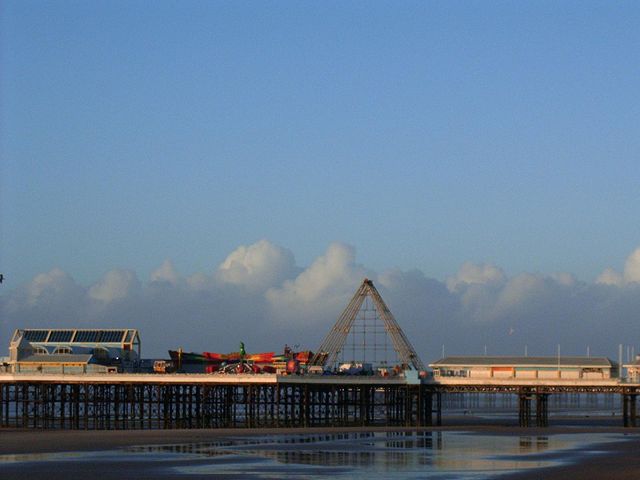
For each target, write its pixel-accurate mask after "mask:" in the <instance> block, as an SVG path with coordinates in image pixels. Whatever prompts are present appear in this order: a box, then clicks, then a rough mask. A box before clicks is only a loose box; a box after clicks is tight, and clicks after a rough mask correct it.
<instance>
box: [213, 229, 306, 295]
mask: <svg viewBox="0 0 640 480" xmlns="http://www.w3.org/2000/svg"><path fill="white" fill-rule="evenodd" d="M295 272H296V269H295V260H294V258H293V253H291V251H290V250H288V249H286V248H283V247H280V246H278V245H274V244H273V243H271V242H269V241H268V240H260V241H259V242H257V243H254V244H253V245H249V246H248V247H247V246H244V245H243V246H240V247H238V248H237V249H236V250H234V251H233V252H231V254H229V256H228V257H227V258H226V259H225V261H224V262H222V264H221V265H220V266H219V267H218V270H217V271H216V274H215V276H216V279H218V280H219V281H220V282H223V283H231V284H234V285H244V286H246V287H248V288H250V289H253V290H266V289H268V288H269V287H272V286H274V285H279V284H281V283H282V282H283V281H284V280H286V279H288V278H291V277H292V276H293V275H294V274H295Z"/></svg>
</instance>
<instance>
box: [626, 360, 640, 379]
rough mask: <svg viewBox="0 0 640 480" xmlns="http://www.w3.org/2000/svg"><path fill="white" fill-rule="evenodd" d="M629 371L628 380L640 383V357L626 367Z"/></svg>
mask: <svg viewBox="0 0 640 480" xmlns="http://www.w3.org/2000/svg"><path fill="white" fill-rule="evenodd" d="M624 368H626V369H627V380H628V381H629V382H631V383H640V355H636V358H635V360H634V361H633V362H631V363H629V364H626V365H624Z"/></svg>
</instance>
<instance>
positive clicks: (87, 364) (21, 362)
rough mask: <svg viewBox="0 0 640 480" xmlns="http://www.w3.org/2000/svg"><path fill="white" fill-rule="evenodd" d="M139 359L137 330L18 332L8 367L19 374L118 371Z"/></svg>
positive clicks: (19, 330)
mask: <svg viewBox="0 0 640 480" xmlns="http://www.w3.org/2000/svg"><path fill="white" fill-rule="evenodd" d="M139 359H140V335H139V333H138V331H137V330H136V329H131V328H129V329H17V330H16V331H15V332H14V333H13V336H12V337H11V342H10V343H9V358H8V362H7V367H8V370H10V371H12V372H16V373H18V372H35V371H37V372H43V373H87V372H93V373H96V372H116V371H122V370H129V369H131V368H133V367H134V366H135V364H136V363H137V362H138V360H139Z"/></svg>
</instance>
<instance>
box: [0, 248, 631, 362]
mask: <svg viewBox="0 0 640 480" xmlns="http://www.w3.org/2000/svg"><path fill="white" fill-rule="evenodd" d="M639 265H640V249H638V250H635V251H634V252H633V253H632V254H631V255H630V256H629V257H628V258H627V259H626V264H625V269H624V274H620V273H617V272H615V271H614V270H612V269H607V270H605V271H604V272H603V273H602V275H600V277H599V278H598V280H597V281H596V282H595V283H591V284H589V283H584V282H579V281H577V280H576V279H575V277H573V276H572V275H570V274H566V273H559V274H558V273H554V274H550V275H542V274H531V273H523V274H520V275H517V276H515V277H507V276H506V275H505V273H504V272H503V270H502V269H501V268H500V267H498V266H495V265H483V264H473V263H466V264H464V265H462V266H461V267H460V269H459V271H458V272H457V273H456V274H455V275H454V276H452V277H450V278H449V279H447V281H446V282H442V281H439V280H436V279H434V278H429V277H428V276H426V275H425V274H424V273H423V272H421V271H419V270H410V271H401V270H397V269H396V270H389V271H386V272H383V273H381V274H379V275H378V274H376V273H375V272H372V271H370V270H368V269H367V268H366V267H364V266H363V265H360V264H358V263H356V252H355V249H354V248H353V247H351V246H348V245H345V244H341V243H334V244H331V245H329V246H328V248H327V250H326V251H325V252H324V253H323V254H322V255H321V256H319V257H318V258H316V259H315V261H313V262H312V263H311V264H310V265H309V266H307V267H306V268H301V267H298V266H296V265H295V262H294V259H293V254H291V252H290V251H289V250H287V249H285V248H283V247H279V246H276V245H274V244H272V243H270V242H268V241H266V240H263V241H260V242H257V243H256V244H253V245H250V246H244V247H239V248H238V249H236V250H234V251H233V252H231V254H230V255H229V256H228V257H227V259H226V260H225V261H224V262H223V263H222V264H221V265H220V267H219V268H218V269H217V270H216V271H215V272H214V273H213V274H212V275H207V274H206V273H193V274H190V275H187V276H184V277H183V276H181V275H180V274H179V273H178V272H177V271H176V270H175V268H174V266H173V264H172V263H171V261H169V260H167V261H165V262H164V263H162V265H161V266H160V267H159V268H158V269H156V270H155V271H154V272H153V273H152V274H151V276H150V280H149V281H148V282H146V283H144V284H143V283H141V282H140V281H139V280H138V277H137V276H136V274H135V273H134V272H133V271H130V270H123V269H120V270H112V271H110V272H108V273H106V274H105V275H104V276H103V278H101V279H100V280H99V281H98V282H96V283H95V284H94V285H92V286H90V287H85V286H82V285H78V284H77V283H76V282H75V281H74V279H73V278H72V277H71V276H70V275H69V274H68V273H66V272H64V271H62V270H61V269H58V268H56V269H53V270H51V271H49V272H45V273H41V274H39V275H37V276H35V277H34V278H33V280H32V281H31V282H29V283H28V284H26V285H23V286H22V287H19V288H17V289H15V290H13V291H6V290H3V292H2V295H0V322H1V323H0V326H1V329H0V348H1V345H6V344H7V342H8V337H9V335H10V334H11V331H12V330H13V329H15V328H20V327H72V326H82V327H101V328H109V327H123V326H131V327H136V328H139V329H140V330H141V332H142V336H143V343H144V345H145V350H144V352H143V353H145V354H146V355H166V349H167V348H175V347H177V346H182V347H184V348H185V349H188V350H193V351H202V350H216V351H227V350H228V351H231V350H232V349H235V348H237V343H238V342H239V341H240V340H243V341H245V342H246V344H247V345H248V346H249V348H251V349H254V351H255V350H258V349H269V351H270V350H274V349H276V348H278V345H280V344H282V345H283V344H284V343H285V342H286V343H289V344H293V343H298V342H299V343H302V344H303V345H305V347H306V348H311V349H314V348H316V347H317V345H318V344H319V342H320V340H321V339H322V337H323V336H324V335H325V334H326V333H327V332H328V330H329V328H331V326H332V325H333V323H334V322H335V320H336V318H337V317H338V316H339V314H340V312H342V310H343V309H344V308H345V306H346V305H347V302H348V301H349V299H350V298H351V296H352V295H353V293H354V291H355V289H356V288H357V287H358V285H359V284H360V282H361V281H362V279H363V278H364V277H368V278H371V279H372V280H374V283H375V284H376V285H377V287H378V289H379V290H380V292H381V294H382V295H383V298H384V299H385V301H386V302H387V304H388V305H389V307H390V308H391V310H392V311H393V313H394V315H395V317H396V318H397V320H398V321H399V323H400V325H401V326H402V327H403V328H404V329H405V331H406V332H407V334H408V335H409V336H410V339H411V341H412V343H413V344H414V346H415V347H416V349H417V351H418V352H419V353H420V355H421V356H422V357H423V360H425V361H429V360H434V359H435V358H437V357H438V356H439V354H440V351H441V346H442V344H443V343H446V344H447V352H449V353H460V354H465V353H467V354H473V353H481V352H482V350H483V346H484V345H485V344H486V345H488V350H489V351H490V352H494V353H504V354H509V353H518V352H522V348H523V346H524V344H528V346H529V352H530V353H531V354H534V353H537V354H553V351H554V349H555V348H556V344H557V343H561V344H562V345H563V351H566V352H567V353H569V352H573V353H575V354H580V353H583V352H584V351H585V346H586V345H590V346H591V351H592V352H599V353H600V354H603V355H606V354H610V355H612V356H615V351H616V349H617V344H618V343H625V342H627V343H638V342H640V323H639V322H637V312H638V311H640V276H639V275H640V273H639V271H638V268H639ZM511 331H513V332H515V333H513V334H512V335H509V332H511ZM545 348H546V350H545Z"/></svg>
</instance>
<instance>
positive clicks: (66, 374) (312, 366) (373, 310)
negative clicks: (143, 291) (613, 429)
mask: <svg viewBox="0 0 640 480" xmlns="http://www.w3.org/2000/svg"><path fill="white" fill-rule="evenodd" d="M355 331H357V332H361V333H362V335H363V338H362V339H361V340H360V339H359V340H358V341H355V339H354V338H353V337H349V335H350V334H352V335H354V333H353V332H355ZM367 332H369V334H370V335H369V337H368V338H367V337H366V335H367ZM381 337H383V339H384V341H385V342H386V340H387V339H390V340H391V344H392V348H393V351H395V353H396V354H397V360H398V362H397V363H396V365H395V366H393V367H390V364H389V363H388V362H387V361H386V359H385V360H384V361H382V362H381V364H382V365H383V366H382V367H378V368H377V369H375V370H374V369H373V368H372V367H371V364H370V363H366V361H365V359H371V358H372V357H373V358H375V357H376V353H380V352H385V353H386V352H388V351H389V350H391V348H387V344H386V343H384V344H383V343H380V342H381ZM348 338H351V340H352V341H351V342H350V343H348V342H347V339H348ZM349 345H351V348H352V349H353V350H354V351H355V350H356V346H358V349H361V350H362V352H361V353H362V355H363V357H362V359H361V360H360V363H356V362H355V361H354V360H352V362H351V363H346V364H344V363H343V364H342V367H340V368H337V367H336V365H340V362H341V361H342V362H343V361H344V360H339V359H341V358H343V357H344V353H345V350H348V349H349ZM140 346H141V342H140V335H139V332H138V331H137V330H136V329H112V330H92V329H91V330H89V329H67V330H61V329H18V330H16V332H15V333H14V336H13V337H12V341H11V344H10V354H11V355H10V357H8V361H7V362H5V363H4V364H3V368H4V372H0V427H18V428H35V429H52V428H57V429H174V428H267V427H269V428H278V427H347V426H365V427H366V426H408V427H411V426H415V427H426V426H433V425H436V426H437V425H442V422H443V397H445V396H446V398H455V397H456V396H458V397H460V398H464V395H468V394H481V395H485V396H493V395H495V396H497V395H502V396H508V397H511V398H513V399H515V400H516V401H515V402H514V403H515V404H516V405H517V414H518V425H520V426H521V427H529V426H538V427H545V426H547V425H549V410H550V408H549V403H550V398H553V397H554V395H567V394H570V395H593V396H595V395H599V394H608V395H614V396H618V397H619V398H620V400H621V401H620V409H621V410H622V414H621V417H622V423H623V425H624V426H625V427H635V426H637V397H638V395H639V394H640V383H639V382H638V380H639V379H640V375H639V374H638V373H637V372H638V370H639V369H640V364H638V365H636V364H634V365H630V366H628V370H629V371H630V372H631V379H630V381H627V380H626V379H625V378H624V377H623V376H622V374H621V367H622V366H621V365H618V364H616V363H615V362H612V361H611V360H609V359H608V358H605V357H590V356H587V357H567V356H565V357H561V356H560V355H558V356H557V357H527V356H525V357H509V356H486V355H485V356H482V357H477V356H476V357H473V356H462V357H445V358H442V359H440V360H438V361H436V362H434V363H432V364H429V367H430V368H431V369H432V370H431V371H429V370H427V368H426V367H425V365H424V364H423V362H422V360H421V359H420V357H419V356H418V354H417V352H416V351H415V349H414V348H413V346H412V345H411V343H410V342H409V340H408V338H407V337H406V336H405V334H404V333H403V331H402V329H401V328H400V326H399V324H398V323H397V322H396V320H395V318H394V317H393V315H392V314H391V311H390V310H389V308H388V307H387V305H386V304H385V303H384V301H383V300H382V297H381V296H380V294H379V293H378V291H377V290H376V288H375V287H374V286H373V283H372V282H371V281H370V280H368V279H364V281H363V282H362V284H361V285H360V287H359V288H358V290H357V291H356V293H355V294H354V296H353V298H352V299H351V301H350V302H349V304H348V306H347V308H346V309H345V310H344V312H343V313H342V315H341V316H340V317H339V318H338V320H337V322H336V323H335V325H334V326H333V328H332V329H331V330H330V332H329V333H328V334H327V336H326V337H325V339H324V341H323V342H322V344H321V346H320V348H319V349H318V350H317V351H316V353H315V354H314V355H313V356H310V355H307V356H305V357H304V358H305V359H306V360H305V362H307V363H306V364H305V365H304V368H302V367H301V366H300V365H299V360H298V359H297V358H294V356H293V354H291V355H290V356H289V357H287V361H286V362H282V363H287V364H289V363H290V362H291V363H293V369H292V370H291V371H290V370H289V367H288V366H287V368H286V369H285V370H282V369H280V370H278V369H277V368H276V366H275V363H274V364H273V365H270V367H269V369H267V368H265V367H262V368H260V367H259V366H258V365H257V363H256V364H252V363H251V361H252V360H251V356H246V353H245V352H244V345H243V344H242V345H241V351H240V352H238V353H237V354H235V355H233V356H232V355H226V356H225V359H226V360H229V361H231V360H230V359H231V358H234V359H235V360H233V361H235V362H237V363H230V364H229V365H225V367H224V368H220V365H221V364H220V363H217V364H215V369H213V368H212V365H213V364H211V363H209V364H206V363H203V364H201V365H200V367H201V370H202V371H203V373H184V370H183V371H180V370H181V365H180V363H181V361H182V360H183V359H184V355H183V354H182V350H180V352H179V354H178V360H179V362H178V365H177V367H178V368H177V369H178V372H175V373H170V372H169V369H165V368H164V367H165V366H166V365H167V364H168V363H170V362H165V361H164V360H163V361H160V362H159V363H160V364H161V366H162V367H163V369H161V370H160V371H156V373H142V372H141V367H140V365H141V364H142V363H141V357H140ZM361 346H362V348H360V347H361ZM365 346H366V347H367V348H368V351H367V349H365V348H364V347H365ZM285 353H287V354H290V352H287V350H286V349H285ZM192 355H193V354H192ZM207 355H208V356H207ZM207 355H200V356H199V358H200V357H201V358H202V361H203V362H207V361H209V362H212V361H213V360H211V358H213V357H219V355H217V354H211V353H208V354H207ZM272 355H273V354H269V355H267V357H271V356H272ZM258 358H260V361H264V359H263V358H262V355H258ZM199 361H200V360H199ZM369 361H370V360H369ZM256 362H258V360H256ZM345 365H346V367H345ZM356 365H360V366H359V367H358V368H355V367H356ZM203 366H205V367H207V368H202V367H203ZM239 367H241V368H239ZM343 367H345V368H343ZM352 367H353V368H352ZM136 369H137V370H136ZM634 369H635V370H634ZM154 370H155V365H154ZM205 370H206V371H209V370H210V371H211V372H212V373H204V371H205ZM351 370H357V374H354V372H352V371H351ZM150 371H151V369H149V370H148V372H150ZM171 371H172V372H173V369H172V370H171ZM270 372H276V373H270Z"/></svg>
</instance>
